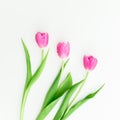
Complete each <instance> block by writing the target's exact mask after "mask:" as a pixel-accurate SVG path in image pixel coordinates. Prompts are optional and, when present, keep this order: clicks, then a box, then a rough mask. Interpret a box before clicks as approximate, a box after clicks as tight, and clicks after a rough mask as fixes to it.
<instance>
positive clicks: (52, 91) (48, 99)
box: [42, 61, 68, 109]
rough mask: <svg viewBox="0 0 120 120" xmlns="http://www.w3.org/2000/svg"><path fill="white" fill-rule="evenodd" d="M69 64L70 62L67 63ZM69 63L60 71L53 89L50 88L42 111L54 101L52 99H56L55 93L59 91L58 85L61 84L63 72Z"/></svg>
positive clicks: (52, 86)
mask: <svg viewBox="0 0 120 120" xmlns="http://www.w3.org/2000/svg"><path fill="white" fill-rule="evenodd" d="M67 62H68V61H67ZM67 62H65V63H64V64H63V66H61V68H60V70H59V72H58V74H57V76H56V78H55V80H54V81H53V83H52V85H51V87H50V88H49V90H48V92H47V94H46V97H45V99H44V102H43V105H42V109H43V108H44V107H46V106H47V105H48V104H49V103H50V102H51V101H52V99H53V98H54V95H55V93H56V92H57V89H58V83H59V81H60V78H61V75H62V72H63V70H64V68H65V66H66V64H67Z"/></svg>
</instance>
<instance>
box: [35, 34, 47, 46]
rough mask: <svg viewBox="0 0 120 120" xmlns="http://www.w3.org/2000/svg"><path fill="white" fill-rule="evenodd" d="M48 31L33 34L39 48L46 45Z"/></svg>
mask: <svg viewBox="0 0 120 120" xmlns="http://www.w3.org/2000/svg"><path fill="white" fill-rule="evenodd" d="M48 39H49V36H48V33H41V32H37V33H36V35H35V40H36V42H37V44H38V46H39V47H40V48H44V47H46V46H47V45H48Z"/></svg>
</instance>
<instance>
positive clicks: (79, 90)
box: [65, 71, 89, 113]
mask: <svg viewBox="0 0 120 120" xmlns="http://www.w3.org/2000/svg"><path fill="white" fill-rule="evenodd" d="M88 74H89V72H88V71H87V73H86V76H85V78H84V82H83V83H82V85H81V86H80V88H79V89H78V92H77V93H76V95H75V97H74V98H73V99H72V101H71V102H70V104H69V106H68V108H67V110H66V112H67V111H68V110H69V108H70V107H71V106H72V104H73V102H74V101H75V100H76V98H77V96H78V95H79V93H80V92H81V90H82V88H83V86H84V84H85V82H86V80H87V77H88ZM66 112H65V113H66Z"/></svg>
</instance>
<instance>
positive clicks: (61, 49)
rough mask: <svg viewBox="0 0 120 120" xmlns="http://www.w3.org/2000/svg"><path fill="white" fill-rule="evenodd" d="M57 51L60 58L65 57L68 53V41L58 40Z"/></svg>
mask: <svg viewBox="0 0 120 120" xmlns="http://www.w3.org/2000/svg"><path fill="white" fill-rule="evenodd" d="M57 53H58V56H59V57H60V58H62V59H63V58H67V57H68V55H69V53H70V44H69V42H67V43H65V42H59V43H58V44H57Z"/></svg>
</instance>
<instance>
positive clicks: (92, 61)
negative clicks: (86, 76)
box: [83, 55, 97, 70]
mask: <svg viewBox="0 0 120 120" xmlns="http://www.w3.org/2000/svg"><path fill="white" fill-rule="evenodd" d="M83 63H84V68H85V69H86V70H93V69H94V68H95V67H96V65H97V59H96V58H94V57H93V56H86V55H85V56H84V57H83Z"/></svg>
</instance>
